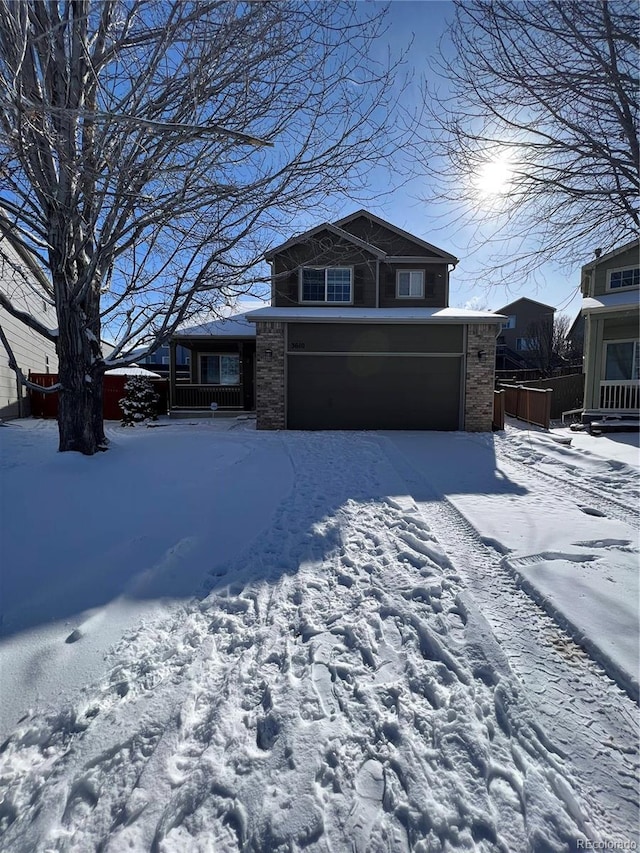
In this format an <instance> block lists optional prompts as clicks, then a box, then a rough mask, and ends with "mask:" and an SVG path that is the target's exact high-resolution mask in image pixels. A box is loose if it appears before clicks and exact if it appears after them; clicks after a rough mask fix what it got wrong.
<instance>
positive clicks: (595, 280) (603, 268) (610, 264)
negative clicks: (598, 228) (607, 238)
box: [588, 246, 640, 300]
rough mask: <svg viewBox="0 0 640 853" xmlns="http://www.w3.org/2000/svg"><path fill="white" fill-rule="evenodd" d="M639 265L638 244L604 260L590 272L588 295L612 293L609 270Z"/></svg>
mask: <svg viewBox="0 0 640 853" xmlns="http://www.w3.org/2000/svg"><path fill="white" fill-rule="evenodd" d="M637 266H640V257H639V254H638V247H637V246H636V247H634V248H632V249H629V250H628V251H626V252H623V253H622V254H620V255H616V256H615V257H614V258H610V259H609V260H608V261H604V262H603V263H602V264H598V265H597V266H596V268H595V270H591V271H590V273H589V276H590V282H589V284H588V295H589V296H602V295H603V294H604V293H610V291H609V290H607V273H608V272H609V270H618V269H621V268H623V267H637ZM629 293H630V294H631V293H632V291H629ZM629 298H630V300H631V299H632V297H631V295H630V297H629Z"/></svg>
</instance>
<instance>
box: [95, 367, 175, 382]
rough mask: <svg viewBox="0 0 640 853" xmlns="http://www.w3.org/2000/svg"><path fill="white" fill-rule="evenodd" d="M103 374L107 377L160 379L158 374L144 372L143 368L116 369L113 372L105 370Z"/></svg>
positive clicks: (149, 371)
mask: <svg viewBox="0 0 640 853" xmlns="http://www.w3.org/2000/svg"><path fill="white" fill-rule="evenodd" d="M105 373H106V374H107V376H150V377H154V378H156V379H162V377H161V376H160V374H159V373H154V372H153V371H152V370H145V369H144V367H116V368H114V369H113V370H106V371H105Z"/></svg>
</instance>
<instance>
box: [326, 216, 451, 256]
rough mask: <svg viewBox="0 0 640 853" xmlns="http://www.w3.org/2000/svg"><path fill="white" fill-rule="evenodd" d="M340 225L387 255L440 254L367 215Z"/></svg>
mask: <svg viewBox="0 0 640 853" xmlns="http://www.w3.org/2000/svg"><path fill="white" fill-rule="evenodd" d="M340 227H341V228H342V230H343V231H348V232H349V234H353V235H354V237H359V238H360V239H361V240H365V241H366V242H367V243H371V244H372V245H373V246H377V247H378V249H382V251H383V252H386V254H387V255H399V256H402V255H415V256H425V255H434V257H437V256H438V253H437V252H432V251H430V250H428V249H425V247H424V246H420V245H419V244H417V243H414V242H413V241H412V240H409V239H408V238H407V237H403V236H402V235H401V234H396V233H395V232H393V231H390V230H389V229H388V228H385V227H384V226H382V225H379V224H378V223H377V222H372V221H371V220H370V219H368V218H367V217H366V216H359V217H358V218H357V219H354V220H352V221H351V222H348V223H346V224H345V225H341V226H340Z"/></svg>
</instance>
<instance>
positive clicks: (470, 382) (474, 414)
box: [464, 323, 498, 432]
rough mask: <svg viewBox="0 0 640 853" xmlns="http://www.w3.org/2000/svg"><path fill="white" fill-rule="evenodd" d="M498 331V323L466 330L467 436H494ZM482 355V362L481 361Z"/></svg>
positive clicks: (465, 415)
mask: <svg viewBox="0 0 640 853" xmlns="http://www.w3.org/2000/svg"><path fill="white" fill-rule="evenodd" d="M497 331H498V327H497V326H496V325H495V323H477V324H473V325H469V326H467V357H466V362H467V366H466V374H465V388H464V390H465V396H464V428H465V430H466V431H467V432H491V422H492V420H493V391H494V385H495V367H496V334H497ZM479 352H480V353H482V357H481V358H478V353H479Z"/></svg>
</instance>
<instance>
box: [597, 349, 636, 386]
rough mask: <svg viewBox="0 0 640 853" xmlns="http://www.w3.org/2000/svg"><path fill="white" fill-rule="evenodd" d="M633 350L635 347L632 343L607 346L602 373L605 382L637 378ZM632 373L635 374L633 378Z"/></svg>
mask: <svg viewBox="0 0 640 853" xmlns="http://www.w3.org/2000/svg"><path fill="white" fill-rule="evenodd" d="M635 349H636V345H635V344H634V342H633V341H624V342H623V343H618V344H607V358H606V363H605V371H604V378H605V380H609V381H614V380H616V379H619V380H625V379H627V380H629V379H634V378H637V365H636V364H635ZM634 372H635V373H636V375H635V376H634Z"/></svg>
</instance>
